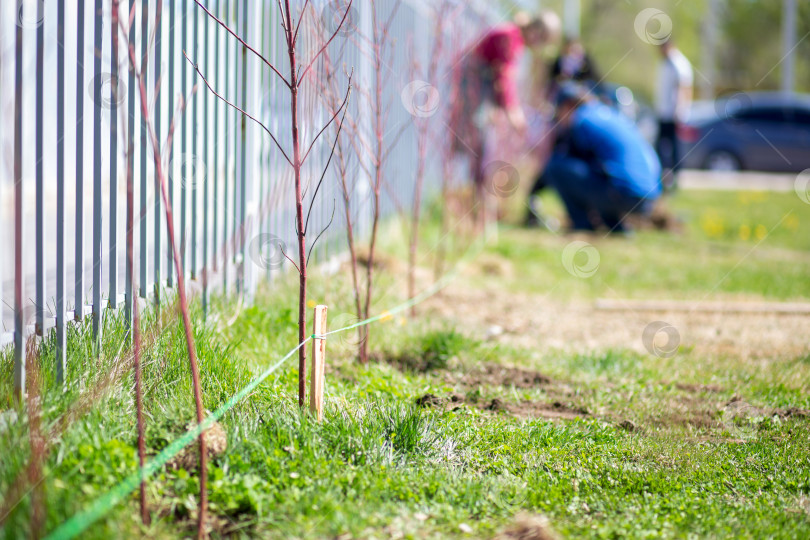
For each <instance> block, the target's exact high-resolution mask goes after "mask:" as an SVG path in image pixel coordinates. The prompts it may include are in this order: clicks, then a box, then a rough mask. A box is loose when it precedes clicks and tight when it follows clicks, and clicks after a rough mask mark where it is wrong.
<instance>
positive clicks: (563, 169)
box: [529, 83, 661, 233]
mask: <svg viewBox="0 0 810 540" xmlns="http://www.w3.org/2000/svg"><path fill="white" fill-rule="evenodd" d="M556 103H557V113H556V118H557V130H558V132H557V142H556V144H555V148H554V152H553V154H552V157H551V159H550V160H549V163H548V165H547V166H546V168H545V170H544V171H543V173H542V174H541V175H540V177H539V178H538V179H537V182H536V183H535V186H534V188H533V189H532V193H531V195H530V203H529V205H530V210H531V209H532V203H531V200H532V199H533V197H534V195H535V194H536V193H537V192H538V191H540V190H542V189H543V188H545V187H546V186H551V187H553V188H554V189H556V190H557V192H558V193H559V195H560V198H561V199H562V201H563V203H564V204H565V207H566V210H567V211H568V216H569V218H570V221H571V228H572V229H573V230H584V231H593V230H595V229H596V228H597V227H598V226H600V225H604V226H605V227H607V228H608V229H609V230H610V232H612V233H625V232H628V229H627V225H626V224H625V223H624V218H625V217H626V216H627V215H628V214H638V215H649V214H650V213H651V212H652V209H653V205H654V203H655V201H656V200H657V199H658V197H659V196H660V194H661V180H660V178H661V163H660V161H659V160H658V156H657V155H656V153H655V150H654V149H653V147H652V146H651V145H650V144H649V143H648V142H647V141H646V140H645V139H644V137H643V136H642V135H641V133H640V132H639V131H638V129H637V128H636V126H635V125H634V124H633V123H632V122H631V121H630V120H629V119H628V118H627V117H625V116H624V115H623V114H622V113H620V112H619V111H616V110H615V109H613V108H611V107H608V106H607V105H605V104H603V103H601V102H600V101H598V100H595V99H593V98H592V97H591V96H590V94H589V93H588V92H587V91H586V90H584V89H583V88H582V87H581V86H579V85H577V84H574V83H565V84H564V85H562V86H561V87H560V90H559V92H558V95H557V99H556ZM530 216H531V214H530Z"/></svg>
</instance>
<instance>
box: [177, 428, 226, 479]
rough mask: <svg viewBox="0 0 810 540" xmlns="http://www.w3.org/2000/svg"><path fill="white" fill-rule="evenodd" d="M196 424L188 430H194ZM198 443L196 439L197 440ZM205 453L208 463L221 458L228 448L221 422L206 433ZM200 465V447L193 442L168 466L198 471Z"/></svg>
mask: <svg viewBox="0 0 810 540" xmlns="http://www.w3.org/2000/svg"><path fill="white" fill-rule="evenodd" d="M194 426H195V424H188V425H187V426H186V428H187V429H188V430H189V431H190V430H192V429H194ZM195 441H196V439H195ZM205 444H206V446H205V451H206V452H205V453H206V454H207V455H208V461H209V462H210V461H211V459H213V458H215V457H217V456H221V455H222V454H224V453H225V450H227V448H228V437H227V435H226V434H225V430H224V429H223V428H222V425H221V424H220V423H219V422H214V423H213V424H212V425H211V427H210V428H208V429H207V430H206V432H205ZM199 463H200V446H199V444H198V443H197V442H193V443H191V444H189V445H188V446H186V447H185V448H183V450H182V451H181V452H180V453H179V454H177V455H176V456H174V457H173V458H172V459H171V460H169V462H168V463H167V466H168V467H169V468H170V469H185V470H187V471H196V470H197V467H198V466H199Z"/></svg>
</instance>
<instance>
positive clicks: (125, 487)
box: [47, 338, 311, 539]
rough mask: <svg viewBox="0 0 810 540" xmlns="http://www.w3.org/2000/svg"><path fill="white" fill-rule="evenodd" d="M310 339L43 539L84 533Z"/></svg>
mask: <svg viewBox="0 0 810 540" xmlns="http://www.w3.org/2000/svg"><path fill="white" fill-rule="evenodd" d="M310 339H311V338H307V339H305V340H304V341H303V342H301V343H300V344H299V345H298V346H297V347H295V348H294V349H292V350H291V351H290V352H288V353H287V354H286V355H284V357H283V358H281V359H280V360H279V361H277V362H276V363H275V364H273V365H272V366H270V367H269V368H267V369H266V370H265V371H264V373H262V374H261V375H259V377H257V378H256V379H254V380H253V381H251V382H250V383H248V385H247V386H245V387H244V388H242V390H240V391H239V392H237V393H236V394H234V395H233V396H232V397H231V398H230V399H229V400H228V401H226V402H225V403H223V404H222V405H220V407H219V408H218V409H217V410H216V411H214V412H213V413H211V415H210V416H208V417H207V418H205V419H204V420H203V421H202V423H200V424H197V425H196V426H195V427H194V428H193V429H191V430H189V431H188V432H186V433H185V434H183V435H182V436H181V437H179V438H177V439H176V440H175V441H174V442H172V443H171V444H169V446H167V447H166V448H164V449H163V451H161V452H160V453H159V454H158V455H157V456H155V457H154V458H153V459H151V460H150V461H149V462H148V463H146V464H145V465H144V466H143V469H140V468H139V469H138V470H137V471H135V472H133V473H132V474H130V475H129V476H128V477H126V478H125V479H124V480H122V481H121V482H120V483H119V484H118V485H117V486H115V487H114V488H113V489H111V490H110V491H108V492H107V493H106V494H104V495H102V496H101V497H99V498H98V499H96V500H95V501H94V502H93V503H92V504H91V505H90V507H89V508H87V509H86V510H84V511H83V512H80V513H78V514H76V515H74V516H73V517H71V518H70V519H68V520H67V521H65V522H64V523H63V524H62V525H60V526H59V527H58V528H57V529H56V530H55V531H53V532H52V533H51V534H49V535H48V536H47V538H49V539H68V538H74V537H75V536H77V535H79V534H81V533H82V532H84V531H85V530H86V529H87V528H88V527H89V526H90V525H92V524H93V523H95V522H96V521H97V520H98V519H99V518H101V517H102V516H103V515H104V514H106V513H107V512H109V511H110V510H111V509H112V508H113V507H114V506H115V505H117V504H118V503H119V502H121V500H123V499H124V497H126V496H127V495H129V494H130V493H132V492H133V491H135V489H136V488H137V487H138V485H139V484H140V482H141V479H144V480H145V479H147V478H149V477H150V476H152V474H154V473H155V472H156V471H157V470H158V469H159V468H161V467H162V466H163V465H165V464H166V463H167V462H168V461H169V460H170V459H172V458H173V457H174V456H176V455H177V454H178V453H180V451H181V450H183V448H185V447H186V446H188V445H189V444H191V442H192V441H194V440H195V439H196V438H197V437H199V436H200V433H202V432H203V431H204V430H206V429H208V428H210V427H211V426H212V425H213V423H214V422H215V421H217V420H219V419H220V418H222V416H223V415H224V414H225V413H226V412H228V411H229V410H230V409H231V408H233V407H234V406H235V405H236V404H237V403H238V402H239V401H241V400H243V399H244V398H245V397H246V396H247V395H248V394H250V393H251V392H253V390H255V389H256V387H257V386H259V384H261V383H262V382H263V381H264V380H265V379H266V378H267V377H269V376H270V374H271V373H273V372H274V371H276V370H277V369H278V368H280V367H281V365H282V364H283V363H284V362H286V361H287V360H288V359H289V358H290V357H291V356H292V355H293V354H295V353H296V352H297V351H298V349H300V348H301V347H303V346H304V345H306V344H307V343H308V342H309V340H310Z"/></svg>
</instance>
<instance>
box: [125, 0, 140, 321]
mask: <svg viewBox="0 0 810 540" xmlns="http://www.w3.org/2000/svg"><path fill="white" fill-rule="evenodd" d="M134 3H135V0H129V9H128V10H127V11H126V12H123V11H122V13H127V14H128V13H130V12H131V11H132V6H133V5H134ZM126 46H127V49H129V48H130V47H131V48H132V49H133V50H134V49H135V19H134V18H132V19H130V21H129V31H128V42H127V45H126ZM126 58H127V63H126V65H127V66H129V67H128V72H129V76H128V78H127V163H126V167H127V189H129V182H134V181H135V72H134V71H133V70H132V66H131V65H130V61H129V50H127V54H126ZM128 196H129V194H128ZM134 223H135V216H134V207H133V205H131V204H129V203H128V204H127V234H129V228H130V227H134ZM132 232H133V234H134V231H132ZM126 245H127V247H126V251H127V261H131V260H134V259H133V258H134V256H135V253H134V246H133V244H132V242H127V243H126ZM133 277H134V272H130V271H129V268H128V267H127V271H126V272H124V283H125V287H126V292H125V300H124V310H125V311H126V317H127V325H128V327H131V326H130V325H131V324H132V314H133V310H132V306H133V303H134V302H137V299H136V297H135V296H136V294H137V293H136V292H135V284H134V283H133Z"/></svg>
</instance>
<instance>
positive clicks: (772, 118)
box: [678, 93, 810, 172]
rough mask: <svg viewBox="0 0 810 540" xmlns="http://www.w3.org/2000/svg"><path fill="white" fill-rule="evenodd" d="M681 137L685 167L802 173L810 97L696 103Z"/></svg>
mask: <svg viewBox="0 0 810 540" xmlns="http://www.w3.org/2000/svg"><path fill="white" fill-rule="evenodd" d="M678 136H679V138H680V140H681V144H682V145H683V149H682V153H681V155H682V156H684V157H683V161H684V166H685V167H689V168H694V169H709V170H715V171H737V170H743V169H747V170H756V171H772V172H799V171H803V170H805V169H808V168H810V96H806V95H789V94H778V93H752V94H746V93H740V94H735V95H733V96H730V97H727V98H723V99H718V100H717V101H714V102H696V103H695V104H694V106H693V108H692V113H691V117H690V119H689V121H688V122H687V123H686V124H684V125H683V126H681V128H680V130H679V133H678Z"/></svg>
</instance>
